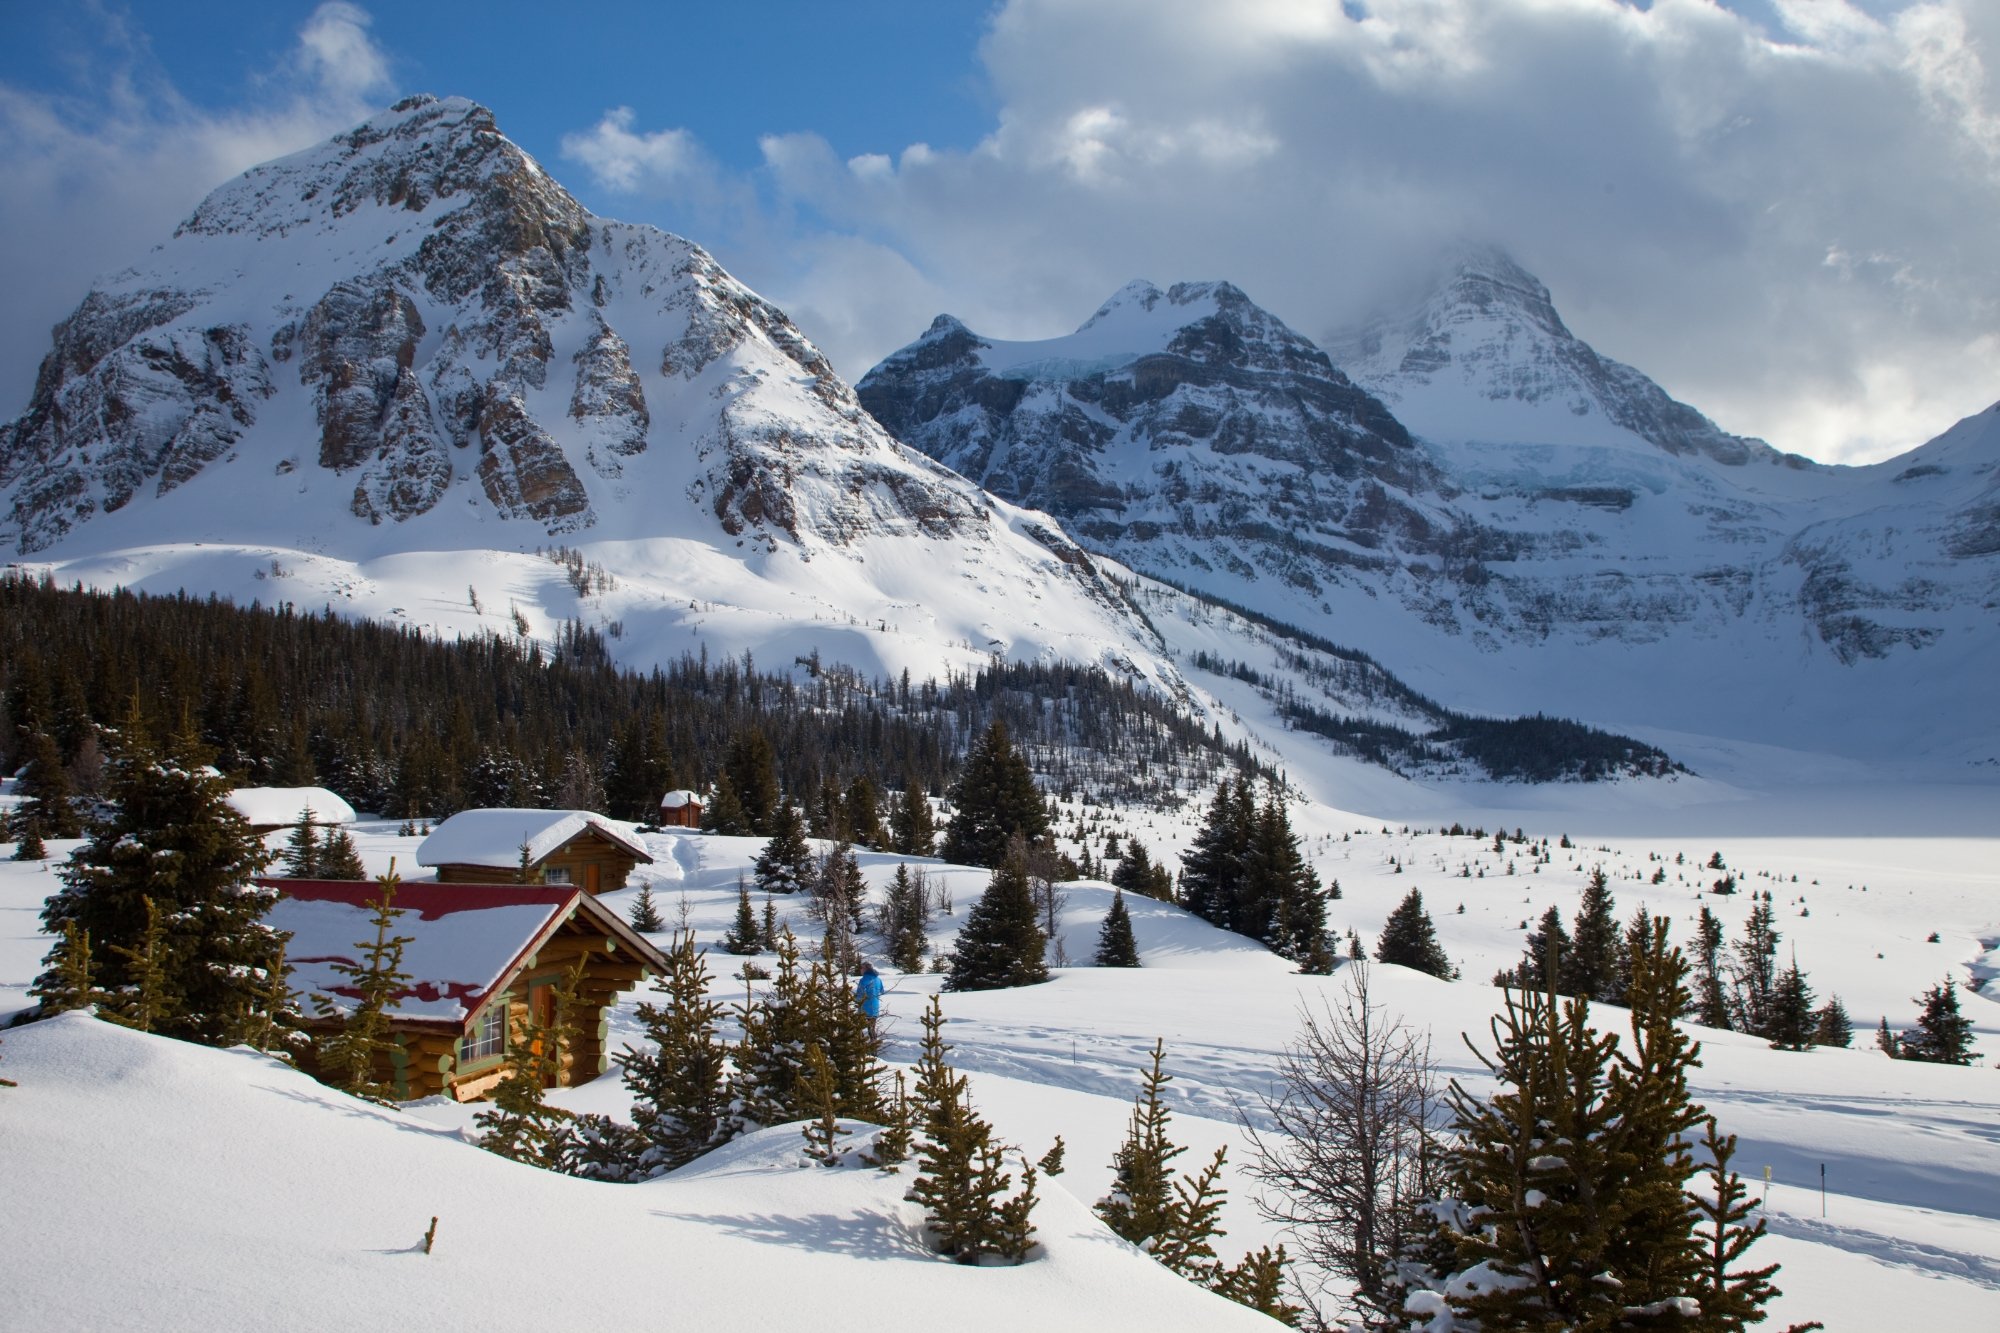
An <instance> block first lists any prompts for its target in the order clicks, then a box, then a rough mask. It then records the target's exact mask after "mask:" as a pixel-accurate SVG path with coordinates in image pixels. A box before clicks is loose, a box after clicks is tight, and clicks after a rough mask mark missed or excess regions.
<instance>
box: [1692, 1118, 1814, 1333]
mask: <svg viewBox="0 0 2000 1333" xmlns="http://www.w3.org/2000/svg"><path fill="white" fill-rule="evenodd" d="M1702 1147H1703V1149H1704V1150H1705V1151H1706V1153H1707V1155H1708V1165H1707V1166H1706V1167H1705V1168H1704V1171H1705V1173H1706V1174H1707V1176H1708V1188H1707V1189H1706V1190H1697V1191H1695V1192H1694V1193H1693V1195H1692V1199H1693V1203H1694V1209H1695V1212H1696V1213H1697V1214H1698V1215H1699V1218H1700V1225H1699V1227H1698V1228H1697V1230H1696V1232H1695V1239H1696V1242H1697V1244H1698V1245H1699V1247H1700V1248H1699V1252H1700V1255H1701V1269H1700V1276H1699V1278H1698V1280H1697V1283H1696V1286H1695V1289H1694V1298H1695V1300H1696V1301H1698V1302H1699V1303H1700V1306H1701V1319H1700V1322H1699V1323H1698V1324H1697V1325H1696V1327H1697V1328H1700V1329H1703V1330H1707V1329H1717V1330H1738V1329H1744V1328H1748V1327H1749V1326H1750V1325H1751V1324H1757V1323H1762V1322H1763V1320H1764V1309H1763V1307H1764V1306H1765V1305H1766V1304H1768V1303H1769V1302H1770V1300H1771V1298H1772V1297H1774V1296H1776V1295H1778V1294H1779V1293H1778V1289H1777V1288H1776V1287H1774V1286H1772V1285H1771V1281H1770V1279H1771V1276H1772V1274H1774V1273H1776V1272H1777V1271H1778V1265H1776V1264H1766V1265H1764V1267H1762V1268H1737V1267H1735V1266H1734V1265H1735V1264H1736V1263H1737V1261H1738V1260H1740V1259H1741V1258H1742V1257H1743V1255H1744V1254H1745V1252H1747V1251H1748V1250H1749V1248H1750V1247H1751V1246H1752V1245H1754V1244H1755V1243H1756V1242H1757V1238H1758V1237H1760V1236H1762V1235H1763V1234H1764V1219H1763V1217H1762V1216H1761V1215H1760V1214H1761V1211H1762V1210H1761V1209H1759V1208H1758V1206H1757V1202H1756V1200H1754V1199H1752V1198H1751V1197H1750V1191H1749V1190H1748V1189H1746V1188H1745V1187H1744V1185H1743V1180H1742V1178H1741V1177H1740V1176H1738V1175H1737V1174H1736V1173H1735V1172H1734V1171H1732V1170H1730V1169H1729V1162H1730V1159H1731V1158H1733V1157H1734V1156H1735V1155H1736V1136H1735V1135H1734V1134H1730V1135H1726V1136H1725V1135H1724V1134H1723V1133H1722V1131H1721V1129H1720V1127H1719V1126H1718V1125H1717V1124H1716V1123H1715V1117H1713V1116H1710V1117H1709V1118H1708V1120H1707V1122H1706V1126H1705V1129H1704V1135H1703V1140H1702ZM1752 1217H1755V1218H1756V1221H1754V1222H1751V1221H1750V1219H1751V1218H1752ZM1746 1223H1748V1225H1746ZM1819 1327H1821V1325H1820V1324H1819V1322H1818V1321H1817V1320H1815V1321H1814V1322H1812V1323H1810V1324H1804V1325H1794V1326H1793V1327H1792V1329H1791V1330H1790V1333H1805V1331H1806V1330H1807V1329H1814V1328H1819Z"/></svg>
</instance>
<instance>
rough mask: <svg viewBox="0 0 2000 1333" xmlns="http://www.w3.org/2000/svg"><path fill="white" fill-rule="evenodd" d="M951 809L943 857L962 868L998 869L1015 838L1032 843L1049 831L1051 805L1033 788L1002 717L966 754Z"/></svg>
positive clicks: (1029, 773)
mask: <svg viewBox="0 0 2000 1333" xmlns="http://www.w3.org/2000/svg"><path fill="white" fill-rule="evenodd" d="M951 806H952V815H951V822H950V823H948V824H947V825H945V831H944V859H945V860H947V861H955V862H957V863H958V864H960V865H970V866H997V865H999V864H1000V862H1001V860H1002V859H1003V858H1004V857H1005V856H1006V855H1007V852H1008V843H1009V842H1010V841H1011V840H1012V839H1014V838H1017V837H1018V838H1020V839H1022V840H1023V841H1024V842H1030V843H1031V842H1033V841H1034V840H1035V839H1036V838H1039V837H1041V836H1042V834H1043V833H1045V832H1046V831H1047V830H1048V827H1049V812H1048V807H1047V806H1046V805H1044V804H1043V802H1042V794H1041V792H1039V791H1037V790H1036V789H1035V778H1034V774H1033V773H1032V772H1030V771H1029V769H1028V761H1027V760H1025V759H1023V758H1022V757H1021V756H1020V754H1019V753H1018V752H1016V751H1015V749H1014V743H1013V740H1012V739H1011V738H1010V737H1009V736H1008V734H1007V724H1006V723H1005V722H1001V721H999V720H998V719H995V721H994V722H993V725H992V726H990V727H988V728H987V729H986V734H985V735H983V736H981V737H980V738H979V740H978V742H977V743H976V744H974V745H973V747H972V753H971V754H969V755H967V756H966V759H965V768H964V770H963V771H962V772H961V773H960V775H959V779H958V783H957V785H956V786H954V787H953V788H952V791H951Z"/></svg>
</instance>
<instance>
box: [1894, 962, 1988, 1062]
mask: <svg viewBox="0 0 2000 1333" xmlns="http://www.w3.org/2000/svg"><path fill="white" fill-rule="evenodd" d="M1917 1003H1918V1004H1921V1005H1922V1006H1923V1007H1924V1011H1923V1013H1922V1014H1920V1015H1919V1016H1918V1017H1917V1025H1916V1026H1915V1027H1914V1028H1911V1029H1910V1030H1909V1031H1907V1032H1905V1033H1904V1034H1903V1038H1902V1041H1901V1042H1899V1043H1898V1046H1899V1048H1900V1051H1901V1056H1902V1058H1903V1059H1905V1060H1922V1061H1924V1062H1925V1063H1927V1064H1934V1065H1969V1064H1971V1063H1972V1062H1973V1061H1974V1060H1975V1059H1976V1058H1977V1056H1975V1055H1974V1053H1973V1050H1972V1020H1971V1019H1969V1018H1967V1017H1965V1016H1964V1015H1963V1014H1961V1013H1959V1011H1958V983H1957V982H1955V981H1953V980H1952V979H1951V978H1950V977H1946V978H1945V980H1944V984H1943V985H1941V986H1932V987H1931V988H1930V989H1929V990H1927V991H1925V992H1924V993H1923V994H1922V995H1919V996H1918V997H1917Z"/></svg>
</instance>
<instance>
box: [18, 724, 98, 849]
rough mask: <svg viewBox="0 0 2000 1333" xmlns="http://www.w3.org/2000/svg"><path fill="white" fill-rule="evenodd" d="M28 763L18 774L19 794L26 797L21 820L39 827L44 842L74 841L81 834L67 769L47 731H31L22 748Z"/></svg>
mask: <svg viewBox="0 0 2000 1333" xmlns="http://www.w3.org/2000/svg"><path fill="white" fill-rule="evenodd" d="M24 748H25V753H26V758H27V763H26V764H25V765H24V771H23V772H22V774H21V780H20V786H19V791H20V794H21V795H23V796H25V797H27V798H28V800H27V804H26V805H25V806H24V807H23V808H22V810H21V812H20V817H21V818H23V819H27V820H32V821H33V822H34V823H36V824H37V825H39V826H40V827H41V830H42V836H43V837H45V838H74V837H76V836H77V835H78V834H80V833H81V832H82V831H83V825H82V823H81V821H79V820H78V819H77V817H76V800H75V794H74V793H73V792H72V791H71V789H70V782H69V769H68V768H67V767H66V766H65V765H64V764H63V759H62V747H61V746H60V745H58V744H56V740H55V737H53V736H51V735H49V733H48V732H46V731H39V730H37V731H33V732H30V733H29V735H28V737H27V742H26V745H25V747H24Z"/></svg>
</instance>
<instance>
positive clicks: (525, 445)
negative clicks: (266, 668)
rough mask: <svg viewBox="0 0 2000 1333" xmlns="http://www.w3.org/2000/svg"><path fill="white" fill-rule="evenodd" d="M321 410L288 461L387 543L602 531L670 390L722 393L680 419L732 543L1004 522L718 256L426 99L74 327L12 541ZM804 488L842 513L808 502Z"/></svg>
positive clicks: (14, 447)
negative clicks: (603, 212)
mask: <svg viewBox="0 0 2000 1333" xmlns="http://www.w3.org/2000/svg"><path fill="white" fill-rule="evenodd" d="M635 340H636V341H638V342H639V346H638V348H637V349H636V350H635V346H634V343H635ZM299 394H303V395H304V397H305V399H306V400H307V401H308V405H309V406H308V411H309V417H310V425H311V434H312V439H311V442H310V443H309V444H304V442H301V444H302V445H303V447H300V448H298V449H296V451H295V452H293V453H289V454H286V455H285V456H283V457H282V458H278V459H274V460H271V463H272V465H273V466H275V467H277V468H278V469H280V470H281V471H282V470H286V469H292V468H317V469H321V470H324V471H325V472H328V473H331V474H333V475H334V476H336V477H338V478H339V479H340V481H341V484H342V485H343V486H344V487H346V488H347V494H346V496H345V497H344V498H345V500H346V506H345V507H346V508H347V509H348V510H349V512H350V513H351V514H352V515H353V516H355V517H357V518H360V519H363V520H365V521H366V522H368V523H370V524H397V523H407V522H409V521H411V520H414V519H417V518H420V517H422V516H424V515H428V514H430V513H432V512H433V511H435V510H437V509H438V508H439V506H440V505H442V504H444V503H445V501H446V500H447V498H448V497H450V496H452V495H454V494H455V493H456V492H460V491H463V492H467V493H468V494H467V498H468V499H471V500H472V501H473V502H474V503H476V504H483V505H484V506H486V507H488V508H489V509H490V511H491V512H492V513H493V514H496V515H498V516H500V517H503V518H508V519H520V520H525V521H527V522H530V523H533V524H535V525H537V526H538V527H539V528H541V529H542V530H543V532H544V533H545V534H549V535H554V534H571V533H581V532H587V531H589V530H591V529H592V528H593V527H595V526H597V525H598V524H599V522H600V520H601V518H602V516H603V514H602V511H603V509H604V507H605V506H606V504H607V503H615V501H616V500H617V499H618V498H619V495H620V487H619V486H618V483H619V482H620V481H621V480H624V479H626V477H627V473H628V469H629V468H631V467H632V466H633V464H634V462H635V460H638V459H640V458H642V457H643V456H645V455H646V454H647V453H648V451H649V450H654V449H658V448H660V447H662V446H664V445H665V444H666V443H667V441H666V440H664V439H662V434H663V433H661V432H655V431H654V429H653V425H654V421H655V417H656V416H657V415H658V413H657V410H656V409H657V407H658V406H659V404H658V403H655V402H651V401H649V395H650V396H651V397H652V398H654V399H666V400H675V401H676V402H678V401H679V400H685V399H693V398H701V399H706V400H707V402H706V403H705V404H704V410H703V411H701V412H699V413H696V414H694V418H695V419H692V420H691V419H690V417H689V413H688V412H687V411H686V410H685V409H677V410H676V411H675V413H674V415H676V416H678V417H680V418H682V421H683V422H684V423H685V424H687V425H692V426H694V427H695V428H696V429H695V430H694V431H693V434H694V435H695V437H696V439H695V449H694V456H693V457H692V458H683V459H679V460H677V461H679V462H680V463H682V464H683V465H684V468H685V471H686V474H687V475H686V476H685V477H684V478H682V479H681V481H680V487H681V488H684V489H686V490H687V491H689V492H690V493H692V494H694V495H696V496H697V497H698V499H699V501H700V503H701V504H702V505H703V506H704V507H705V508H706V509H708V510H709V511H710V512H712V513H713V515H714V516H715V518H716V519H717V521H719V522H720V523H721V524H722V526H723V528H724V529H725V531H727V532H729V533H730V534H731V535H740V534H744V533H755V534H756V536H757V537H758V538H759V539H760V540H766V541H769V540H781V539H782V540H801V539H804V538H806V537H808V536H809V537H811V538H813V539H817V540H824V541H830V542H835V543H838V542H840V541H841V540H843V538H844V536H845V535H847V534H851V533H852V532H854V531H856V530H859V529H861V528H866V527H878V526H896V525H907V526H909V527H910V528H912V529H915V530H918V531H922V532H928V533H931V534H933V535H939V536H945V535H961V534H962V533H963V532H964V531H966V530H967V529H968V528H970V527H972V526H976V525H977V524H978V523H980V522H981V521H983V519H982V515H983V512H984V505H983V502H982V501H981V499H980V498H979V497H978V496H977V495H976V494H974V493H971V492H969V491H968V490H967V489H966V488H965V487H963V486H961V485H958V484H956V481H955V479H953V478H950V477H949V476H948V475H946V474H945V473H943V472H942V471H941V470H940V469H938V468H935V467H933V466H930V465H929V464H927V463H926V462H924V461H923V460H921V459H917V458H914V457H912V456H911V455H909V454H907V453H906V452H905V451H902V450H900V449H898V448H897V447H896V446H895V444H894V443H893V442H892V441H890V440H889V439H888V438H887V437H886V436H884V435H883V433H882V432H881V431H880V430H879V429H878V428H877V427H876V426H875V425H874V423H873V422H872V421H870V420H869V418H868V417H867V415H866V414H865V413H864V412H863V411H862V410H861V409H860V406H859V404H857V403H856V402H855V399H854V396H853V394H852V392H851V391H850V390H849V389H848V388H847V386H846V385H844V384H843V383H842V382H841V381H840V380H839V379H838V377H836V376H835V375H834V373H833V371H832V368H831V367H830V366H829V365H828V364H827V362H826V360H825V358H824V357H823V356H821V355H820V353H819V352H818V350H817V349H815V348H814V347H813V346H812V344H811V343H810V342H808V341H807V340H806V339H805V337H804V336H802V335H801V334H800V333H799V332H798V330H797V329H796V328H794V327H793V326H792V324H791V322H790V321H789V320H788V319H787V318H786V317H785V316H784V315H783V313H781V312H780V311H778V310H777V309H775V308H774V307H772V306H771V305H770V304H769V303H768V302H765V301H764V300H762V299H761V298H760V297H758V296H757V295H756V294H755V293H753V292H751V291H749V290H748V289H747V288H745V287H743V286H742V285H741V284H740V283H737V282H736V281H734V280H733V279H732V278H730V277H729V275H728V274H726V273H724V272H723V271H722V269H721V268H720V267H719V266H718V265H717V264H716V263H715V261H714V260H713V259H711V258H710V257H709V256H708V255H707V254H705V253H704V252H703V251H701V250H700V249H699V248H698V247H696V246H693V245H691V244H688V243H687V242H684V241H681V240H679V239H678V238H675V237H670V236H667V235H665V234H663V233H659V232H656V231H652V230H651V229H648V228H638V227H628V226H623V225H621V224H617V223H610V222H605V221H602V220H600V219H597V218H595V217H592V216H591V215H590V214H589V213H588V212H586V211H585V210H584V208H583V207H582V206H581V205H580V204H578V203H577V202H576V200H575V199H573V198H572V197H570V195H569V194H568V193H567V192H565V191H564V190H563V189H562V187H561V186H559V185H557V184H556V183H555V181H554V180H552V179H551V178H550V177H549V176H548V175H547V174H546V173H544V172H543V171H542V169H541V168H540V167H539V166H538V165H536V164H535V163H534V162H533V161H532V160H531V159H529V158H528V157H527V156H526V155H525V154H524V153H522V152H521V151H520V150H519V149H518V148H516V147H515V146H514V145H513V144H512V143H510V142H508V141H507V139H505V138H504V137H503V136H502V135H501V134H500V133H499V131H498V129H497V128H496V127H495V125H494V123H493V118H492V116H491V114H490V113H488V112H487V111H486V110H485V109H484V108H482V107H479V106H475V105H473V104H471V103H469V102H465V101H463V100H458V99H452V100H444V101H440V100H437V99H434V98H413V99H411V100H409V101H406V102H404V103H402V104H400V105H399V106H397V107H395V108H394V109H393V110H391V111H389V112H387V113H385V114H383V115H381V116H378V117H376V118H375V119H373V120H371V121H369V122H368V123H367V124H365V125H362V126H360V127H359V128H357V129H356V130H354V131H353V132H351V133H349V134H345V135H342V136H340V137H338V138H337V139H335V140H333V141H331V142H329V143H327V144H325V145H322V146H321V147H319V148H315V149H312V150H310V151H308V152H305V153H301V154H299V155H297V156H295V157H292V158H287V159H284V160H282V161H279V162H275V163H272V164H270V165H268V166H264V167H259V168H257V169H255V170H253V171H251V172H249V173H247V174H246V175H244V176H243V177H241V178H240V179H238V180H236V181H234V182H232V183H230V184H229V185H226V186H224V187H223V188H221V189H219V190H217V191H216V192H215V193H214V194H213V195H211V196H210V197H209V198H208V199H207V200H206V201H205V202H204V203H203V204H202V205H201V207H200V208H198V209H197V210H196V211H195V213H194V215H193V216H192V217H190V218H189V219H188V220H187V221H186V222H185V223H184V224H183V225H182V226H181V227H180V229H179V230H178V231H177V232H176V233H175V234H174V237H173V239H172V240H171V241H170V242H169V243H168V244H167V245H165V246H163V247H162V248H161V249H160V250H159V251H158V252H157V253H156V254H155V255H154V256H153V257H152V258H151V259H150V260H148V261H147V262H146V263H145V264H143V265H141V266H140V267H138V268H135V269H132V270H128V271H127V272H125V273H123V274H120V275H118V276H117V277H115V278H113V279H111V280H110V281H109V282H107V283H105V284H103V285H102V286H101V287H99V288H98V289H97V290H95V291H93V292H92V293H91V294H90V295H89V296H88V297H87V298H86V299H85V300H84V302H83V304H82V305H81V306H80V307H79V308H78V310H77V311H76V313H75V314H74V315H72V316H71V317H70V318H69V319H68V320H66V321H64V322H63V324H62V325H61V326H60V327H59V328H58V329H57V330H56V333H55V346H54V349H53V350H52V351H51V352H50V354H49V356H48V358H47V359H46V360H45V361H44V363H43V366H42V370H41V374H40V377H39V379H38V382H37V384H36V388H35V393H34V397H33V399H32V401H31V402H30V404H29V406H28V410H27V412H26V413H25V414H24V415H23V416H22V417H20V418H19V419H18V420H16V421H14V422H13V423H12V424H10V425H8V426H7V427H5V429H4V433H0V486H4V487H5V496H6V500H7V502H8V503H7V508H6V529H5V531H4V536H5V537H6V538H7V539H9V540H10V544H11V545H14V546H16V547H17V548H18V549H19V550H20V551H22V552H24V553H27V552H34V551H39V550H42V549H45V548H47V547H49V546H51V545H52V544H54V543H56V542H58V541H60V540H61V539H62V538H63V537H64V536H65V535H66V534H68V533H70V532H72V531H73V530H75V529H76V528H77V527H78V526H79V525H81V524H84V523H86V522H89V521H90V520H92V519H94V518H97V517H99V516H101V515H105V514H110V513H115V512H117V511H119V510H121V509H124V508H125V507H126V506H127V505H129V504H131V503H132V502H133V501H134V500H135V499H136V498H138V497H141V496H145V495H150V496H152V497H153V498H156V499H157V498H160V497H164V496H166V495H167V494H168V493H170V492H172V491H174V490H175V489H177V488H179V487H181V486H184V485H186V484H187V483H188V482H189V481H191V480H192V479H194V478H195V477H197V476H199V475H201V474H202V473H203V471H204V470H205V469H208V468H210V467H211V466H213V465H214V464H215V463H216V461H217V460H218V459H222V458H224V457H226V456H232V455H233V454H234V452H235V451H237V450H238V447H239V445H241V444H243V443H244V442H245V440H246V437H248V436H251V435H253V434H255V433H257V430H258V427H259V425H260V423H265V422H267V421H270V419H271V418H272V417H273V416H274V415H275V416H281V417H283V418H284V431H285V432H286V433H289V432H290V431H291V430H292V429H293V428H295V427H296V425H297V424H298V422H297V418H298V416H299V415H300V413H298V412H297V411H296V410H289V411H288V410H286V408H288V407H292V406H293V405H290V404H282V403H281V400H282V399H284V398H286V397H288V396H297V395H299ZM710 404H712V406H710ZM278 433H279V431H278V430H277V429H275V428H274V429H272V430H269V431H265V432H263V434H264V435H275V434H278ZM681 433H682V432H676V434H681ZM259 443H260V444H262V445H264V446H265V447H266V448H269V447H272V444H273V442H272V441H270V440H268V439H264V440H260V441H259ZM674 443H676V444H677V443H679V441H678V440H676V441H674ZM807 475H815V476H817V477H819V478H820V479H821V480H822V481H824V482H825V483H826V491H827V493H828V494H827V495H826V496H825V497H823V498H824V499H825V500H826V503H824V504H822V505H817V506H812V507H806V506H802V505H801V504H800V503H799V501H798V498H797V497H796V496H794V495H793V494H792V491H793V489H794V486H793V484H794V482H795V481H796V480H798V479H799V478H801V477H803V476H807Z"/></svg>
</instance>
